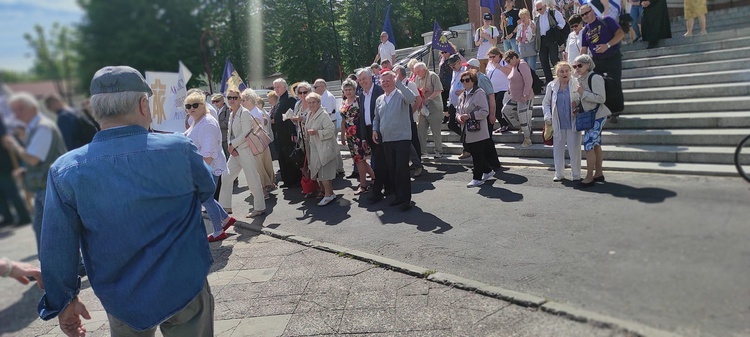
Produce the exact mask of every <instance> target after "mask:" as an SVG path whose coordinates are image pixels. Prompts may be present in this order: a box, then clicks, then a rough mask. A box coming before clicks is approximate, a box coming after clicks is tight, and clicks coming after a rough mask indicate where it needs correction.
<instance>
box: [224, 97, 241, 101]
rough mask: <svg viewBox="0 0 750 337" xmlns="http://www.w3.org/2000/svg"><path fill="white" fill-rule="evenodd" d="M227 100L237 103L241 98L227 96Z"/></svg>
mask: <svg viewBox="0 0 750 337" xmlns="http://www.w3.org/2000/svg"><path fill="white" fill-rule="evenodd" d="M227 99H228V100H230V101H236V100H238V99H240V96H227Z"/></svg>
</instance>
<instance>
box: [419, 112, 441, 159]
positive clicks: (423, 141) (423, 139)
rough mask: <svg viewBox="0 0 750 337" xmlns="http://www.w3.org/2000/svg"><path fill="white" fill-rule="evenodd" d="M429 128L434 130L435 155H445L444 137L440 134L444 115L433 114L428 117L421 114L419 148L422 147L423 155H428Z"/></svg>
mask: <svg viewBox="0 0 750 337" xmlns="http://www.w3.org/2000/svg"><path fill="white" fill-rule="evenodd" d="M427 128H429V129H430V130H432V140H433V141H434V142H435V153H439V154H443V135H442V134H441V133H440V130H441V129H442V128H443V114H442V113H434V112H431V113H430V115H429V116H427V117H425V116H424V115H422V114H419V120H418V121H417V134H418V135H419V146H421V147H422V154H426V153H427Z"/></svg>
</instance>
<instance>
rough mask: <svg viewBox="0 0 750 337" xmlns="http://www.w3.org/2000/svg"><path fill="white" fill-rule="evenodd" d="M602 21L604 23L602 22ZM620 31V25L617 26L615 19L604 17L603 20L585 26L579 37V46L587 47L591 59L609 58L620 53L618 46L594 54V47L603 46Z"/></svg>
mask: <svg viewBox="0 0 750 337" xmlns="http://www.w3.org/2000/svg"><path fill="white" fill-rule="evenodd" d="M602 20H603V21H604V22H602ZM619 29H620V25H619V24H617V21H615V19H613V18H610V17H605V18H604V19H596V20H594V22H592V23H589V24H587V25H586V28H584V29H583V34H582V35H583V36H582V37H581V46H582V47H588V49H589V54H590V55H591V57H593V58H597V57H609V56H612V55H615V54H617V53H619V52H620V44H619V43H618V44H616V45H614V46H612V47H611V48H609V49H607V51H605V52H603V53H597V52H596V45H598V44H605V43H607V42H609V41H610V40H612V38H613V37H615V33H617V31H618V30H619Z"/></svg>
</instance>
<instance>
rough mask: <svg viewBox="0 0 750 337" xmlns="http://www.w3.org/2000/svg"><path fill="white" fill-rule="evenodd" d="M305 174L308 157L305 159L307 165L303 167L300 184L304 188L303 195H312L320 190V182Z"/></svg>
mask: <svg viewBox="0 0 750 337" xmlns="http://www.w3.org/2000/svg"><path fill="white" fill-rule="evenodd" d="M305 172H307V157H305V163H304V165H303V166H302V179H301V180H300V182H299V183H300V185H301V186H302V194H310V193H313V192H315V191H317V190H318V181H317V180H312V179H310V178H309V177H307V174H305Z"/></svg>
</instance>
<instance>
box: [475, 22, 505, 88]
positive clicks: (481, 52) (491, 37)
mask: <svg viewBox="0 0 750 337" xmlns="http://www.w3.org/2000/svg"><path fill="white" fill-rule="evenodd" d="M482 18H483V19H484V20H483V22H484V25H482V27H479V28H477V30H476V31H475V32H474V45H475V46H477V47H478V49H477V59H478V60H479V71H480V72H482V73H484V72H485V69H486V68H487V62H489V59H488V58H487V52H488V51H489V50H490V48H492V47H494V46H495V45H497V37H498V36H499V35H500V30H498V29H497V27H495V26H493V25H492V14H490V13H484V16H483V17H482Z"/></svg>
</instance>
